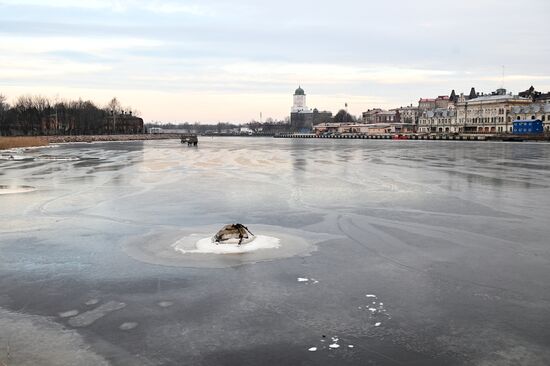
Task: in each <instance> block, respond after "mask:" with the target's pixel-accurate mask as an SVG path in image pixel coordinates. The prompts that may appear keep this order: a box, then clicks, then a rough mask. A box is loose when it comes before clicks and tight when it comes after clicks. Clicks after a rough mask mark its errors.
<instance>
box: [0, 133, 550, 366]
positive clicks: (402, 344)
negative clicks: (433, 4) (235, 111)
mask: <svg viewBox="0 0 550 366" xmlns="http://www.w3.org/2000/svg"><path fill="white" fill-rule="evenodd" d="M549 147H550V145H548V144H542V143H541V144H491V143H461V142H456V143H455V142H451V143H438V142H422V141H418V142H414V141H410V142H407V141H400V142H395V141H370V140H357V141H355V140H333V139H304V140H300V139H273V138H246V139H242V138H214V139H210V138H203V139H202V140H201V141H200V143H199V147H198V148H193V149H188V148H187V147H183V146H181V144H180V143H179V141H151V142H136V143H105V144H71V145H60V146H58V147H52V148H49V149H48V150H45V149H35V150H32V151H27V150H22V151H13V153H14V154H15V155H18V156H21V157H22V158H23V159H22V160H17V161H11V160H7V159H5V160H0V185H5V186H10V187H21V186H29V187H36V190H35V191H34V192H32V193H28V194H27V193H26V194H2V195H0V253H1V258H2V259H1V263H0V288H1V289H2V291H0V306H1V307H4V308H9V309H10V310H9V312H10V315H5V314H4V313H2V314H1V315H0V340H1V342H0V361H5V358H4V357H5V345H6V344H7V343H8V341H9V343H10V347H12V350H13V351H14V352H13V356H14V358H13V360H12V362H10V363H7V364H8V365H13V364H15V365H20V364H23V365H24V362H21V360H29V361H27V364H32V365H55V364H62V365H63V364H79V365H80V364H84V365H86V364H90V365H95V364H99V365H101V364H102V361H103V364H105V363H106V362H105V359H108V360H110V361H111V362H112V364H117V365H118V364H121V365H126V364H128V365H161V364H180V363H182V362H184V363H186V364H192V365H198V366H202V365H216V364H223V363H230V364H235V365H241V364H243V365H244V364H260V365H266V366H267V365H272V364H288V365H298V364H315V365H319V366H326V365H334V364H337V365H346V366H347V365H358V364H359V365H360V364H364V363H365V362H364V361H365V360H369V361H372V363H373V364H377V365H382V366H386V365H395V364H398V363H411V364H421V365H426V366H433V365H446V364H448V365H454V364H472V365H507V364H509V365H512V364H526V365H548V364H550V362H549V360H550V350H549V348H548V347H547V345H546V344H544V342H540V341H538V340H540V339H545V338H544V336H545V335H546V334H547V333H548V329H547V328H548V327H547V323H548V322H547V321H546V320H547V319H548V318H549V317H550V314H549V312H548V310H547V309H548V304H547V303H548V301H547V299H546V297H547V296H545V295H546V294H548V293H550V267H549V266H548V261H549V258H550V248H549V246H548V238H549V237H550V226H549V225H548V224H547V221H548V217H550V148H549ZM40 155H51V156H57V157H78V158H79V160H73V161H71V160H67V161H56V160H37V159H35V157H38V156H40ZM233 222H242V223H245V224H246V225H247V226H248V227H249V228H250V229H251V230H252V232H253V233H254V234H258V235H265V236H270V237H274V238H278V239H280V243H279V244H280V247H279V248H273V249H262V250H257V251H254V252H249V253H242V254H236V255H233V254H230V255H220V254H210V253H209V254H198V253H193V254H191V253H186V254H182V253H180V252H177V251H175V250H174V248H173V247H172V246H171V245H172V244H174V243H175V242H177V241H179V240H181V239H183V238H185V240H184V241H185V245H187V244H188V245H189V247H185V249H184V250H187V249H191V250H192V249H196V243H197V241H198V240H200V239H202V238H207V237H211V236H212V235H214V234H215V233H216V232H217V231H218V230H219V229H220V227H222V226H223V225H224V224H227V223H233ZM193 234H196V235H193ZM311 276H315V278H317V279H319V280H321V281H320V282H319V283H318V284H316V285H313V283H314V281H313V278H312V277H311ZM298 277H299V278H308V279H309V281H307V282H304V283H298V282H297V278H298ZM311 286H315V287H311ZM365 293H366V294H368V295H373V296H372V297H366V295H365ZM375 296H376V297H375ZM92 298H93V299H101V301H99V302H97V303H93V304H89V305H85V303H86V302H87V301H88V300H90V299H92ZM374 300H376V301H375V302H376V303H375V304H372V302H373V301H374ZM109 301H115V302H117V303H124V304H127V306H126V307H125V308H124V309H119V310H117V311H110V312H108V311H107V310H109V309H103V310H105V311H100V313H101V314H99V313H98V314H96V315H94V313H91V314H90V313H88V314H86V311H87V310H90V311H94V309H97V308H100V307H101V305H100V304H104V303H108V302H109ZM163 301H170V302H173V304H174V305H173V306H170V307H162V306H161V305H160V304H159V303H160V302H163ZM379 301H383V303H381V302H379ZM384 306H387V307H388V309H391V316H392V319H393V320H395V321H393V320H392V321H389V320H388V319H390V316H389V314H388V313H387V312H386V311H385V309H384ZM359 307H361V309H359V310H358V308H359ZM368 308H373V309H376V310H375V311H374V312H372V311H369V310H368ZM73 309H78V310H79V311H81V312H83V313H82V314H76V315H74V316H73V317H68V318H61V317H60V316H59V313H60V312H66V311H69V310H73ZM100 310H101V309H100ZM23 313H24V314H23ZM44 314H47V315H49V318H45V317H44V316H43V315H44ZM83 314H86V317H87V318H86V317H84V318H83ZM513 314H521V316H514V315H513ZM96 316H103V317H100V318H96ZM93 318H96V320H95V322H93V323H90V321H91V320H93ZM72 319H77V320H78V323H76V324H77V325H79V324H90V326H89V328H87V329H82V328H78V329H79V331H78V332H76V331H74V330H73V329H72V327H73V325H71V321H72ZM125 322H127V323H131V322H135V323H139V325H138V326H137V328H134V330H129V331H122V330H121V329H119V327H120V326H121V325H122V324H123V323H125ZM376 323H381V324H380V325H379V326H378V327H375V324H376ZM457 325H458V326H457ZM84 326H85V325H84ZM382 328H383V329H382ZM79 333H82V334H79ZM321 334H329V337H327V338H325V339H324V340H325V342H322V340H320V335H321ZM331 334H338V335H339V336H340V340H341V341H343V343H342V344H341V345H340V348H339V349H331V348H329V347H328V345H329V344H334V343H335V342H333V341H332V340H331V337H330V335H331ZM348 343H353V344H354V345H355V347H354V348H353V349H352V350H350V349H349V347H348ZM338 344H339V342H338ZM313 346H316V347H317V348H318V350H317V352H312V353H310V352H307V351H306V350H307V349H308V348H310V347H313ZM343 348H344V349H345V351H347V352H342V351H343ZM321 350H323V351H326V352H320V351H321ZM329 350H330V352H329ZM325 356H326V357H325ZM58 357H62V358H58ZM77 357H81V358H79V359H78V362H77V361H75V359H77ZM86 358H87V359H88V360H91V359H93V360H94V361H88V362H86V361H85V359H86Z"/></svg>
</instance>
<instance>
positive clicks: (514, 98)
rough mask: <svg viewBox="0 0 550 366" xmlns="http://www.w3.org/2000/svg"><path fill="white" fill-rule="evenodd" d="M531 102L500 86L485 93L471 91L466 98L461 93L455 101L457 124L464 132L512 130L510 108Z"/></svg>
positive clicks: (527, 104)
mask: <svg viewBox="0 0 550 366" xmlns="http://www.w3.org/2000/svg"><path fill="white" fill-rule="evenodd" d="M472 90H474V89H473V88H472ZM474 95H475V97H474V98H472V96H474ZM531 103H532V100H531V99H529V98H525V97H521V96H519V95H512V94H511V93H510V94H507V93H506V89H502V88H501V89H498V90H497V91H496V92H493V93H491V94H486V95H484V94H481V95H479V94H472V92H471V93H470V96H469V97H468V98H466V97H465V96H464V95H462V94H461V95H460V96H459V98H458V101H457V103H456V112H457V124H458V125H459V126H461V127H462V128H463V130H462V131H461V132H464V133H503V132H512V127H513V126H512V121H513V119H515V118H513V116H512V114H513V112H512V110H513V109H514V107H520V108H521V107H527V106H529V105H530V104H531ZM515 110H517V109H515Z"/></svg>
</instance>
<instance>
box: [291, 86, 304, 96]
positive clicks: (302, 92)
mask: <svg viewBox="0 0 550 366" xmlns="http://www.w3.org/2000/svg"><path fill="white" fill-rule="evenodd" d="M294 95H306V93H305V92H304V89H302V88H301V87H298V89H296V91H295V92H294Z"/></svg>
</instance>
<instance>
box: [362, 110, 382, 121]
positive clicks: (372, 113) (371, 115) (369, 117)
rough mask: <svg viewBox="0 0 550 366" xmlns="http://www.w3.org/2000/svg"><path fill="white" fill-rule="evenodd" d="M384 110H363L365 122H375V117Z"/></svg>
mask: <svg viewBox="0 0 550 366" xmlns="http://www.w3.org/2000/svg"><path fill="white" fill-rule="evenodd" d="M380 112H382V109H380V108H373V109H369V110H367V111H366V112H363V122H365V123H375V122H376V121H375V117H376V115H377V114H378V113H380Z"/></svg>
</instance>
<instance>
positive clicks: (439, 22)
mask: <svg viewBox="0 0 550 366" xmlns="http://www.w3.org/2000/svg"><path fill="white" fill-rule="evenodd" d="M549 19H550V1H548V0H531V1H529V2H522V1H517V0H514V1H512V0H461V1H454V2H451V1H435V0H416V1H409V0H406V1H405V0H404V1H399V0H393V1H371V0H340V1H330V2H329V1H324V0H317V1H312V0H302V1H299V0H277V1H269V2H268V1H260V0H255V1H253V0H236V1H235V0H202V1H198V0H189V1H184V0H181V1H177V0H166V1H162V0H157V1H154V0H85V1H76V0H49V1H48V0H0V94H4V95H6V96H8V98H9V99H10V100H11V101H13V100H14V99H15V98H16V97H17V96H19V95H21V94H41V95H46V96H50V97H52V98H55V97H58V98H61V99H62V98H78V97H82V98H83V99H92V100H94V101H95V102H97V103H98V104H100V105H104V104H106V103H107V102H108V100H109V99H111V98H112V97H114V96H117V97H118V98H119V99H120V100H121V101H122V102H123V103H124V104H126V105H131V106H133V107H134V108H136V109H138V110H139V111H141V114H142V116H143V117H144V119H145V120H146V121H151V120H154V121H164V122H174V121H177V122H183V121H189V122H196V121H200V122H218V121H235V122H246V121H249V120H251V119H254V118H255V119H258V118H259V114H260V112H262V113H263V116H264V119H265V118H266V117H268V116H271V117H273V118H280V119H282V118H284V117H285V116H287V115H288V114H289V110H290V106H291V104H292V93H293V91H294V89H296V87H297V86H298V84H301V86H302V87H303V88H304V89H305V90H306V93H307V95H308V105H309V106H310V107H317V108H319V109H327V110H332V111H333V112H336V111H337V110H338V109H339V108H341V107H342V106H343V105H344V103H345V102H348V104H349V109H350V112H352V113H353V114H356V115H357V114H360V113H361V112H362V111H364V110H367V109H368V108H373V107H378V106H380V107H384V108H390V107H397V106H401V105H407V104H410V103H416V102H417V101H418V98H420V97H435V96H437V95H442V94H448V93H449V92H450V90H451V89H453V88H454V89H456V90H457V92H461V91H462V92H465V93H467V92H468V91H469V89H470V87H471V86H475V87H476V89H477V90H478V91H485V92H489V91H492V90H494V89H496V88H498V87H500V86H501V85H502V84H503V82H504V86H505V87H506V88H507V89H508V90H510V91H513V92H518V91H520V90H524V89H526V88H527V87H529V86H530V85H531V84H533V85H534V86H535V87H536V88H537V89H538V90H543V91H548V90H550V62H549V61H548V60H550V41H548V39H547V35H546V33H545V29H546V28H547V24H548V22H549ZM503 67H504V80H503Z"/></svg>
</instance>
